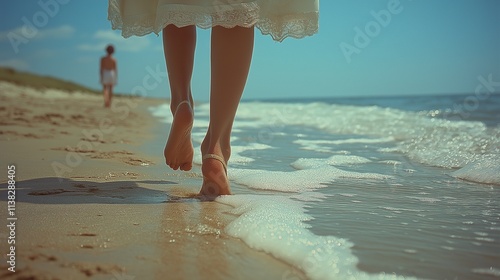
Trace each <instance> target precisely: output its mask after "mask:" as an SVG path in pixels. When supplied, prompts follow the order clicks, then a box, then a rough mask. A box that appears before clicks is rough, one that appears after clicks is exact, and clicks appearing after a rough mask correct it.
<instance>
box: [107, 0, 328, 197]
mask: <svg viewBox="0 0 500 280" xmlns="http://www.w3.org/2000/svg"><path fill="white" fill-rule="evenodd" d="M318 18H319V0H189V1H179V0H141V1H137V0H109V7H108V19H109V20H110V21H111V23H112V25H113V29H121V30H122V35H123V36H124V37H129V36H132V35H136V36H142V35H146V34H149V33H151V32H154V33H156V34H159V33H160V32H163V49H164V53H165V60H166V63H167V72H168V77H169V81H170V94H171V99H170V109H171V112H172V115H173V117H174V118H173V122H172V126H171V127H170V134H169V136H168V140H167V144H166V146H165V150H164V155H165V161H166V163H167V165H168V166H170V167H171V168H172V169H174V170H177V169H181V170H184V171H187V170H190V169H191V167H192V161H193V153H194V150H193V144H192V140H191V129H192V127H193V118H194V115H193V114H194V109H193V107H194V102H193V97H192V95H191V77H192V73H193V64H194V54H195V47H196V27H201V28H212V38H211V63H212V64H211V76H210V77H211V85H210V122H209V125H208V131H207V133H206V136H205V139H204V140H203V142H202V144H201V153H202V159H203V163H202V167H201V172H202V173H203V185H202V187H201V190H200V195H204V196H209V197H213V196H218V195H225V194H230V193H231V191H230V188H229V181H228V177H227V162H228V160H229V157H230V155H231V146H230V138H231V131H232V127H233V122H234V118H235V115H236V110H237V108H238V105H239V102H240V98H241V96H242V93H243V90H244V88H245V84H246V81H247V77H248V73H249V70H250V63H251V60H252V54H253V46H254V27H256V28H258V29H260V31H261V32H262V33H263V34H270V35H271V36H272V37H273V39H274V40H276V41H282V40H284V39H285V38H286V37H294V38H302V37H305V36H310V35H313V34H315V33H316V32H317V31H318ZM207 75H208V73H207ZM270 79H272V78H270Z"/></svg>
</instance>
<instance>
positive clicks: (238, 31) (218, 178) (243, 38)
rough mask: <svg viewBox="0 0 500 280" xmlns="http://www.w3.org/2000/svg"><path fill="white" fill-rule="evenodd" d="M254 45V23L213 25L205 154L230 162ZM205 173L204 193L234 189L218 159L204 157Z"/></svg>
mask: <svg viewBox="0 0 500 280" xmlns="http://www.w3.org/2000/svg"><path fill="white" fill-rule="evenodd" d="M253 45H254V29H253V27H251V28H244V27H234V28H229V29H228V28H224V27H220V26H218V27H214V28H212V57H211V63H212V66H211V71H212V79H211V87H210V124H209V127H208V131H207V135H206V136H205V139H204V140H203V143H202V146H201V152H202V154H203V155H206V154H215V155H218V156H221V157H222V158H224V159H225V161H226V162H227V161H228V160H229V157H230V156H231V147H230V137H231V130H232V127H233V121H234V117H235V115H236V110H237V108H238V104H239V102H240V99H241V95H242V94H243V89H244V88H245V84H246V81H247V77H248V72H249V70H250V63H251V60H252V53H253ZM202 173H203V186H202V188H201V191H200V194H202V195H208V196H217V195H224V194H230V193H231V190H230V188H229V181H228V179H227V175H226V173H225V170H224V166H223V164H222V163H220V162H219V161H218V160H216V159H213V158H207V159H204V160H203V165H202Z"/></svg>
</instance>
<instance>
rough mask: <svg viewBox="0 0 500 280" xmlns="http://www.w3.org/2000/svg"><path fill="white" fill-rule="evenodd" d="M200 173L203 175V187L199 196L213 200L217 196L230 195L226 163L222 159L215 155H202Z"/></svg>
mask: <svg viewBox="0 0 500 280" xmlns="http://www.w3.org/2000/svg"><path fill="white" fill-rule="evenodd" d="M201 172H202V173H203V185H202V187H201V190H200V195H202V196H205V197H208V198H215V197H217V196H219V195H226V194H231V189H230V187H229V181H228V178H227V166H226V161H225V159H224V158H223V157H221V156H219V155H217V154H208V153H207V154H204V155H203V163H202V166H201Z"/></svg>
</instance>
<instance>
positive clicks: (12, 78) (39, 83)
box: [0, 67, 101, 94]
mask: <svg viewBox="0 0 500 280" xmlns="http://www.w3.org/2000/svg"><path fill="white" fill-rule="evenodd" d="M0 81H7V82H11V83H14V84H17V85H21V86H28V87H32V88H35V89H48V88H50V89H59V90H64V91H68V92H75V91H80V92H88V93H91V94H101V92H98V91H96V90H94V89H90V88H87V87H84V86H82V85H79V84H76V83H73V82H68V81H64V80H61V79H58V78H54V77H49V76H40V75H37V74H32V73H28V72H20V71H17V70H14V69H11V68H4V67H0Z"/></svg>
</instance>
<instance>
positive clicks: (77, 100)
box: [0, 82, 301, 279]
mask: <svg viewBox="0 0 500 280" xmlns="http://www.w3.org/2000/svg"><path fill="white" fill-rule="evenodd" d="M113 102H114V106H113V107H112V108H111V109H105V108H104V107H103V100H102V97H101V96H95V95H91V94H87V93H66V92H61V91H56V90H46V91H36V90H33V89H30V88H26V87H20V86H16V85H12V84H9V83H4V82H0V104H1V105H0V144H1V147H2V159H1V162H2V164H1V166H2V168H3V169H4V171H3V175H1V176H0V188H1V193H2V196H1V197H0V220H1V221H4V223H5V224H7V191H6V190H7V186H8V184H7V180H8V179H7V166H8V165H12V164H13V165H15V166H16V208H15V215H16V217H17V221H16V229H15V234H16V235H15V240H16V244H15V245H16V251H15V253H16V266H15V271H16V272H10V271H8V267H9V265H8V264H7V256H6V254H7V253H8V252H9V246H10V245H9V244H8V243H7V240H8V233H7V232H6V231H4V229H5V226H2V228H4V229H2V231H1V236H0V251H1V252H2V260H1V263H0V278H1V279H289V276H293V277H294V278H293V279H298V278H297V277H298V276H301V274H300V273H298V272H296V271H294V270H293V269H292V268H291V267H289V266H288V265H287V264H284V263H283V262H281V261H278V260H276V259H275V258H273V257H271V256H269V255H267V254H264V253H262V252H257V251H255V250H252V249H250V248H249V247H248V246H247V245H245V244H244V243H243V242H241V241H240V240H238V239H235V238H232V237H229V236H228V235H227V234H225V232H224V228H225V226H226V225H227V224H228V223H229V222H230V221H232V220H234V218H235V217H234V216H232V215H230V214H228V213H227V211H229V210H230V206H226V205H223V204H220V203H217V202H201V201H199V200H197V199H195V198H190V197H191V196H192V195H193V194H196V193H197V192H198V191H199V187H200V185H201V172H200V168H199V166H195V167H194V168H193V170H192V172H187V173H182V172H176V171H171V170H169V169H168V168H167V166H166V165H165V164H164V162H163V157H162V154H161V153H162V150H158V151H157V152H158V154H155V153H152V150H157V149H152V148H151V146H150V145H151V144H152V143H158V141H161V140H159V138H158V137H162V138H163V137H166V135H167V133H168V127H163V126H162V125H160V123H159V122H158V121H157V120H156V119H154V118H153V117H152V116H151V115H150V114H149V113H148V111H147V108H148V107H149V106H156V105H159V104H161V103H165V102H167V100H158V99H142V98H133V97H116V98H115V99H114V100H113ZM159 135H160V136H159ZM164 139H166V138H164ZM290 279H292V278H290Z"/></svg>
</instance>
